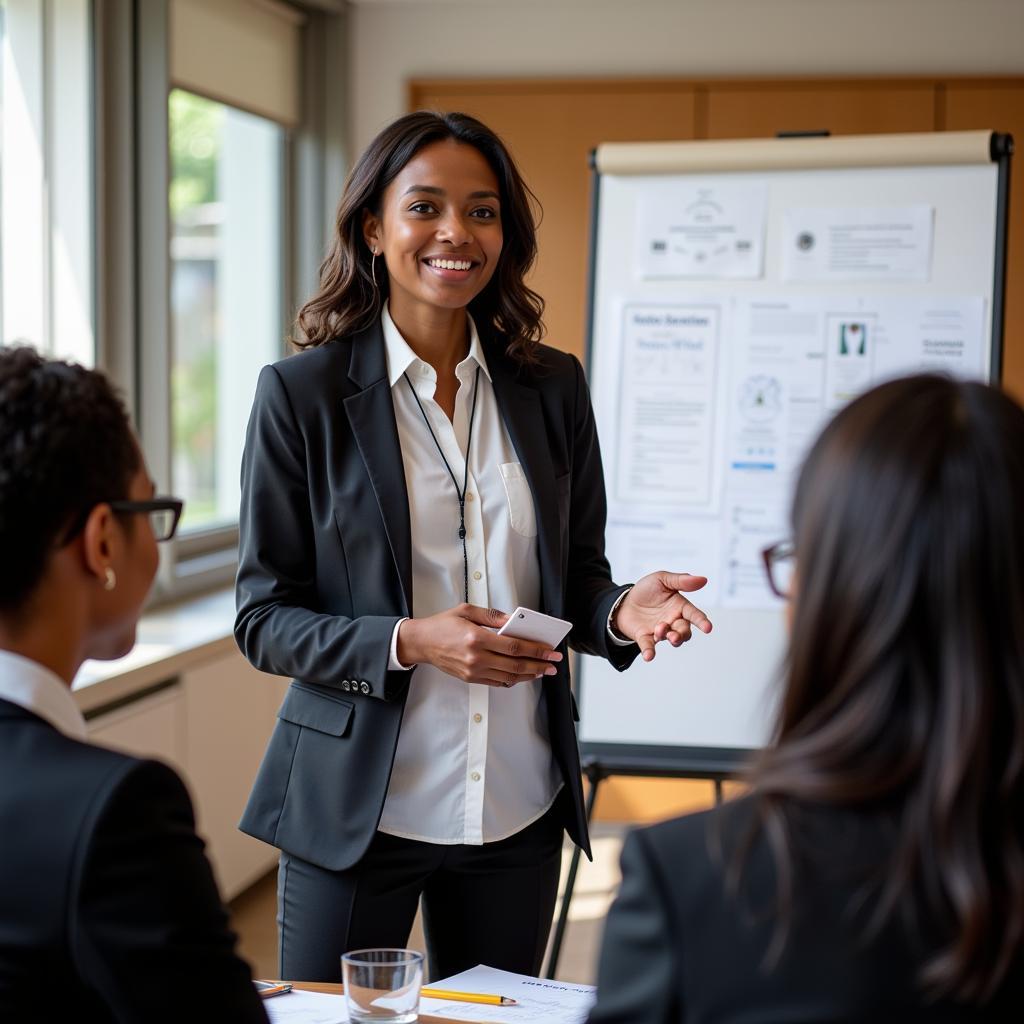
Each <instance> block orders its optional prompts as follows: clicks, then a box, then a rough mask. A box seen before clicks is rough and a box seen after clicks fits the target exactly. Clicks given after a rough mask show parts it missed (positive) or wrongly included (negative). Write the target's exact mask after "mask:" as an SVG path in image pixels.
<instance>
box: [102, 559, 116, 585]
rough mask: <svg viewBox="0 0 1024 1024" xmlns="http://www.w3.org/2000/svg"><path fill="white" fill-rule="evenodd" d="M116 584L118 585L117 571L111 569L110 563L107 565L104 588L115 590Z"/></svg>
mask: <svg viewBox="0 0 1024 1024" xmlns="http://www.w3.org/2000/svg"><path fill="white" fill-rule="evenodd" d="M116 586H117V573H115V572H114V570H113V569H111V568H110V566H109V565H108V566H107V571H106V574H105V579H104V580H103V589H104V590H113V589H114V587H116Z"/></svg>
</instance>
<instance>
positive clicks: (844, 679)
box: [751, 375, 1024, 1003]
mask: <svg viewBox="0 0 1024 1024" xmlns="http://www.w3.org/2000/svg"><path fill="white" fill-rule="evenodd" d="M793 528H794V539H795V544H796V557H797V561H796V572H797V585H796V595H795V598H794V606H793V608H792V615H793V617H792V636H791V641H790V647H789V656H788V664H787V678H786V685H785V689H784V692H783V696H782V700H781V705H780V707H779V710H778V717H777V722H776V729H775V735H774V742H773V743H772V745H771V746H770V747H769V748H768V749H767V750H766V751H765V752H764V753H763V756H761V757H760V759H759V761H758V762H757V763H756V765H755V767H754V769H753V772H752V777H751V778H752V790H753V796H754V799H755V801H756V803H755V806H756V807H757V809H758V811H759V819H760V823H761V827H763V828H764V830H765V835H766V837H767V839H768V841H769V843H770V845H771V847H772V849H773V852H774V855H775V859H776V862H777V866H778V872H779V874H778V878H779V893H780V901H781V904H782V908H783V910H785V909H786V907H787V906H790V905H791V904H792V899H793V897H794V870H793V867H794V855H795V854H796V853H798V852H799V851H796V850H794V849H793V844H792V837H793V835H794V833H795V820H796V815H797V814H798V813H799V811H798V808H799V807H801V806H807V805H808V804H810V805H829V806H841V807H847V808H856V809H858V810H862V811H866V812H869V813H880V814H886V815H888V816H889V819H890V820H891V823H892V828H893V835H894V840H895V841H894V844H893V847H892V849H891V856H890V860H889V863H888V864H886V865H885V881H884V882H883V883H881V892H880V894H879V895H880V900H879V904H878V907H879V914H876V915H875V924H876V926H879V927H880V921H881V920H884V919H888V917H889V915H890V914H893V913H899V914H900V916H901V917H904V918H906V919H908V920H916V921H918V922H922V921H927V922H929V923H930V926H929V934H930V933H931V932H932V931H933V930H934V929H935V928H937V929H938V938H939V939H940V941H939V943H938V945H937V946H933V953H932V955H930V957H929V958H928V960H927V961H926V962H925V963H924V964H923V965H922V967H921V971H920V975H919V979H918V980H919V982H920V984H921V986H922V988H923V990H924V991H925V992H926V993H928V994H930V995H932V996H941V995H949V996H952V997H954V998H956V999H959V1000H963V1001H966V1002H973V1003H983V1002H985V1001H986V1000H987V999H988V998H989V997H990V996H991V995H992V994H993V993H994V992H995V991H996V990H997V988H998V986H999V985H1000V983H1001V982H1002V981H1003V979H1004V978H1005V977H1006V976H1007V973H1008V971H1011V970H1013V969H1014V968H1017V969H1019V967H1020V957H1021V954H1022V950H1024V938H1022V937H1024V411H1022V410H1021V408H1020V407H1019V406H1017V405H1016V404H1015V403H1014V402H1013V401H1011V400H1010V399H1009V398H1007V397H1006V396H1005V395H1003V394H1001V393H1000V392H998V391H996V390H995V389H993V388H990V387H986V386H985V385H982V384H969V383H957V382H954V381H952V380H949V379H947V378H944V377H939V376H930V375H928V376H917V377H909V378H906V379H902V380H897V381H893V382H891V383H887V384H883V385H881V386H880V387H877V388H875V389H874V390H872V391H870V392H868V393H867V394H865V395H863V396H862V397H860V398H858V399H857V400H856V401H854V402H852V403H851V404H850V405H849V406H848V407H847V408H845V409H844V410H843V411H842V412H840V413H839V414H838V415H837V416H836V418H835V419H834V420H833V421H832V422H831V424H830V425H829V426H828V427H827V428H826V429H825V431H824V433H823V434H822V435H821V437H820V438H819V440H818V441H817V443H816V444H815V445H814V447H813V449H812V451H811V452H810V455H809V457H808V458H807V460H806V463H805V465H804V467H803V470H802V472H801V474H800V478H799V483H798V486H797V490H796V496H795V500H794V504H793ZM933 937H934V936H933Z"/></svg>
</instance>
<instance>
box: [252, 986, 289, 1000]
mask: <svg viewBox="0 0 1024 1024" xmlns="http://www.w3.org/2000/svg"><path fill="white" fill-rule="evenodd" d="M291 990H292V987H291V985H288V984H280V985H269V986H268V987H267V988H257V989H256V991H257V992H259V994H260V997H261V998H262V999H269V998H270V997H271V996H283V995H284V994H285V992H291Z"/></svg>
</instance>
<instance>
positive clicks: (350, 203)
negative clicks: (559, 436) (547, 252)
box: [294, 110, 544, 362]
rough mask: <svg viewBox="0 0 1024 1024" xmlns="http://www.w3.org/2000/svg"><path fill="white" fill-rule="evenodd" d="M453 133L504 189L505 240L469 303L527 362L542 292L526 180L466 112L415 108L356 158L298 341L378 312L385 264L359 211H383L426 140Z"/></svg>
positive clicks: (353, 326)
mask: <svg viewBox="0 0 1024 1024" xmlns="http://www.w3.org/2000/svg"><path fill="white" fill-rule="evenodd" d="M448 139H454V140H455V141H456V142H461V143H463V144H464V145H467V146H473V147H474V149H476V150H478V151H479V152H480V153H481V154H482V155H483V157H484V159H485V160H486V161H487V163H488V164H489V165H490V167H491V170H493V171H494V174H495V177H496V178H497V179H498V189H499V192H500V194H501V226H502V232H503V235H504V242H503V245H502V250H501V258H500V259H499V260H498V267H497V269H496V271H495V273H494V276H493V277H492V278H491V280H490V281H489V282H488V284H487V286H486V287H485V288H484V289H483V291H481V293H480V294H479V295H478V296H477V297H476V298H475V299H474V300H473V301H472V302H471V303H470V304H469V312H470V313H471V314H472V316H473V319H474V320H475V321H476V323H477V325H478V326H479V327H486V328H490V329H492V330H494V331H496V332H497V333H498V334H499V335H501V336H502V337H503V338H504V340H505V342H506V344H507V346H508V352H509V354H510V355H512V356H514V357H516V358H518V359H520V360H522V361H525V362H529V361H531V360H532V357H533V353H534V350H535V349H536V347H537V344H538V343H539V342H540V339H541V337H542V335H543V325H542V323H541V316H542V314H543V312H544V300H543V299H541V297H540V296H539V295H538V294H537V293H536V292H534V291H531V290H530V288H528V287H527V286H526V281H525V278H526V274H527V272H528V271H529V269H530V267H531V266H532V265H533V262H534V260H535V259H536V256H537V234H536V228H535V225H534V217H533V211H532V209H531V201H532V202H533V203H536V197H535V196H534V195H533V193H532V192H531V191H530V190H529V188H528V187H527V186H526V184H525V182H524V181H523V179H522V177H521V176H520V174H519V171H518V169H517V168H516V165H515V161H514V160H513V159H512V157H511V155H510V154H509V152H508V150H507V149H506V148H505V144H504V143H503V142H502V141H501V139H499V138H498V136H497V135H495V133H494V132H492V131H491V129H490V128H488V127H487V126H486V125H484V124H481V123H480V122H479V121H477V120H476V119H475V118H472V117H470V116H469V115H468V114H441V113H435V112H433V111H429V110H420V111H417V112H416V113H414V114H406V115H405V116H404V117H400V118H398V120H397V121H393V122H392V123H391V124H389V125H388V126H387V127H386V128H385V129H384V130H383V131H382V132H381V133H380V134H379V135H378V136H377V137H376V138H375V139H374V140H373V142H371V143H370V145H369V146H368V147H367V148H366V151H365V152H364V153H363V155H362V156H361V157H360V158H359V159H358V160H357V161H356V164H355V166H354V167H353V168H352V171H351V173H350V174H349V176H348V180H347V181H346V182H345V188H344V190H343V192H342V196H341V201H340V202H339V204H338V212H337V216H336V218H335V232H334V240H333V242H332V243H331V247H330V250H329V251H328V253H327V257H326V259H325V260H324V261H323V263H322V264H321V266H320V287H319V289H318V290H317V292H316V294H315V295H314V296H313V297H312V298H311V299H310V300H309V301H308V302H306V304H305V305H304V306H303V307H302V308H301V309H300V310H299V315H298V317H297V319H296V325H297V328H298V334H299V337H297V338H295V339H294V344H295V345H296V346H297V347H299V348H309V347H312V346H315V345H323V344H325V343H326V342H329V341H332V340H333V339H334V338H337V337H339V336H340V335H344V334H348V333H350V332H352V331H357V330H361V329H362V328H364V327H367V326H369V324H371V323H372V322H373V321H374V320H375V319H376V318H377V317H379V316H380V311H381V307H382V305H383V303H384V300H385V299H386V298H387V272H386V271H384V270H383V268H378V270H377V279H378V281H377V284H376V285H375V284H374V275H373V268H372V264H371V261H372V255H371V253H370V250H369V249H368V248H367V245H366V241H365V240H364V238H363V212H364V211H365V210H369V211H370V212H371V213H373V214H376V215H378V216H379V215H380V211H381V198H382V196H383V194H384V190H385V189H386V188H387V187H388V185H389V184H390V183H391V182H392V181H394V179H395V178H396V177H397V176H398V174H399V172H400V171H401V170H402V168H403V167H405V165H406V164H407V163H408V162H409V161H410V160H411V159H412V158H413V157H414V156H415V155H416V154H417V153H418V152H419V151H420V150H421V149H423V148H424V147H425V146H429V145H430V144H431V143H434V142H444V141H446V140H448Z"/></svg>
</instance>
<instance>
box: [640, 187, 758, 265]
mask: <svg viewBox="0 0 1024 1024" xmlns="http://www.w3.org/2000/svg"><path fill="white" fill-rule="evenodd" d="M638 203H639V209H638V211H637V233H636V267H637V271H638V272H639V274H640V276H641V277H646V278H659V277H661V278H665V277H683V278H703V279H705V280H714V279H718V278H727V279H738V278H758V277H760V276H761V275H762V273H763V268H764V233H765V223H766V217H767V212H766V211H767V206H768V189H767V186H765V185H763V184H742V185H735V184H728V185H723V184H721V183H709V184H706V185H702V184H700V183H699V182H692V183H691V182H686V183H684V182H664V181H657V180H653V181H652V182H651V183H650V185H649V186H648V187H646V188H645V189H644V190H643V192H642V193H641V194H640V197H639V200H638Z"/></svg>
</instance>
